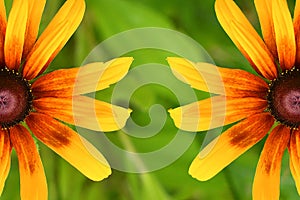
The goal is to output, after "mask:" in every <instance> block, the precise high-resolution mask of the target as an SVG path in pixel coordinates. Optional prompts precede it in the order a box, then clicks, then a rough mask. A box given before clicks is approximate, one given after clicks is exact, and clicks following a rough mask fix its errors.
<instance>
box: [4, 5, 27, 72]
mask: <svg viewBox="0 0 300 200" xmlns="http://www.w3.org/2000/svg"><path fill="white" fill-rule="evenodd" d="M27 17H28V0H25V1H24V0H14V1H13V5H12V8H11V11H10V13H9V16H8V22H7V27H6V34H5V42H4V57H5V63H6V66H7V67H8V68H9V69H15V70H17V69H19V67H20V64H21V59H22V53H23V46H24V41H25V31H26V23H27Z"/></svg>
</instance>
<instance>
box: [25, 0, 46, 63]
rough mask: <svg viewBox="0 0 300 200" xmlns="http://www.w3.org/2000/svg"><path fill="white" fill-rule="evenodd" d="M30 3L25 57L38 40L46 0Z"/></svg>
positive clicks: (34, 0) (32, 0) (33, 0)
mask: <svg viewBox="0 0 300 200" xmlns="http://www.w3.org/2000/svg"><path fill="white" fill-rule="evenodd" d="M28 3H29V5H28V8H29V9H28V10H29V13H28V19H27V27H26V32H25V42H24V49H23V57H26V55H27V54H28V53H29V51H30V50H31V48H32V47H33V45H34V43H35V41H36V38H37V35H38V31H39V26H40V21H41V18H42V14H43V11H44V7H45V4H46V0H31V1H29V2H28Z"/></svg>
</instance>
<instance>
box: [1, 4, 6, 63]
mask: <svg viewBox="0 0 300 200" xmlns="http://www.w3.org/2000/svg"><path fill="white" fill-rule="evenodd" d="M6 24H7V22H6V10H5V4H4V0H2V1H0V65H1V66H4V65H5V61H4V40H5V32H6Z"/></svg>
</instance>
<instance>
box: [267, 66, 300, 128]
mask: <svg viewBox="0 0 300 200" xmlns="http://www.w3.org/2000/svg"><path fill="white" fill-rule="evenodd" d="M269 86H270V88H269V91H268V96H267V99H268V104H269V106H268V108H269V110H270V112H271V113H272V115H273V116H274V117H275V119H276V120H277V121H279V122H281V123H282V124H285V125H287V126H289V127H291V128H298V127H299V125H300V70H299V69H296V68H293V69H291V70H287V71H285V72H282V73H281V75H280V76H279V77H278V78H277V79H275V80H273V81H272V82H271V83H270V84H269Z"/></svg>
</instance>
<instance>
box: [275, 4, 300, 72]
mask: <svg viewBox="0 0 300 200" xmlns="http://www.w3.org/2000/svg"><path fill="white" fill-rule="evenodd" d="M272 13H273V20H274V30H275V37H276V44H277V51H278V57H279V64H280V67H281V68H282V69H284V70H286V69H287V70H288V69H291V68H292V67H293V66H294V64H295V58H296V42H295V34H294V26H293V21H292V17H291V14H290V11H289V8H288V5H287V1H286V0H273V1H272Z"/></svg>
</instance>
